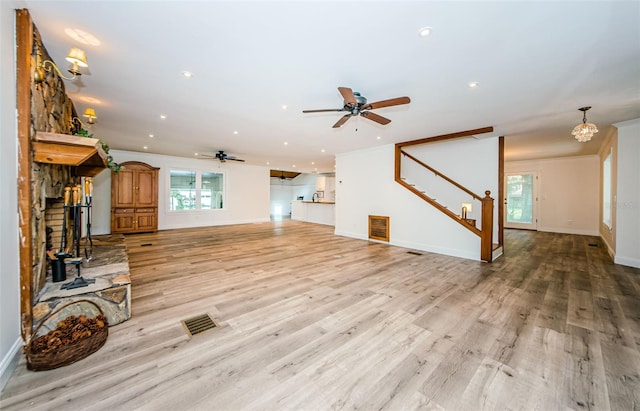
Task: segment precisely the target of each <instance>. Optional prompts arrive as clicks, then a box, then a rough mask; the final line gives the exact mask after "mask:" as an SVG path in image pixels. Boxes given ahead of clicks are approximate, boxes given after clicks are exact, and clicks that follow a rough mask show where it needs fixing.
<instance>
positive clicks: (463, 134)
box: [396, 127, 493, 147]
mask: <svg viewBox="0 0 640 411" xmlns="http://www.w3.org/2000/svg"><path fill="white" fill-rule="evenodd" d="M491 132H493V127H483V128H477V129H475V130H467V131H458V132H457V133H451V134H443V135H441V136H433V137H426V138H420V139H418V140H411V141H405V142H403V143H397V144H396V147H407V146H415V145H418V144H424V143H433V142H435V141H442V140H450V139H454V138H460V137H469V136H475V135H477V134H484V133H491Z"/></svg>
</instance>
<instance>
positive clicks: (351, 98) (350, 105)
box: [302, 87, 411, 128]
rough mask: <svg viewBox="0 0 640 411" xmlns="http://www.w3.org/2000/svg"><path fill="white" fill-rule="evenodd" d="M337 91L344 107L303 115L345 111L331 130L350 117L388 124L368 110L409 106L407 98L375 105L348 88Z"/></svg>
mask: <svg viewBox="0 0 640 411" xmlns="http://www.w3.org/2000/svg"><path fill="white" fill-rule="evenodd" d="M338 91H339V92H340V94H342V98H343V99H344V105H343V106H342V108H339V109H323V110H302V112H303V113H322V112H326V111H347V112H348V114H345V115H344V116H342V117H341V118H340V120H338V121H337V122H336V124H334V125H333V128H339V127H342V125H343V124H344V123H346V121H347V120H349V118H350V117H353V116H362V117H364V118H367V119H369V120H372V121H375V122H376V123H378V124H382V125H385V124H389V123H391V120H389V119H388V118H386V117H382V116H381V115H379V114H376V113H373V112H371V111H369V110H373V109H376V108H382V107H391V106H399V105H402V104H409V103H410V102H411V99H410V98H409V97H396V98H392V99H389V100H381V101H376V102H375V103H367V98H366V97H364V96H362V95H360V93H358V92H357V91H355V92H354V91H353V90H351V89H350V88H349V87H338Z"/></svg>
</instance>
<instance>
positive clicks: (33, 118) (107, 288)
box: [18, 26, 131, 336]
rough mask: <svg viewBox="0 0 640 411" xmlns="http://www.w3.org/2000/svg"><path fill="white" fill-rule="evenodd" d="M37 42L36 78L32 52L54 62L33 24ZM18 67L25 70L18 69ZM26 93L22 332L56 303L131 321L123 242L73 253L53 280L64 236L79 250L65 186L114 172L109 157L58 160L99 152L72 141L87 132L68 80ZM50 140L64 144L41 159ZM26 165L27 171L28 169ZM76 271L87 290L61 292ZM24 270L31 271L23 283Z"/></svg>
mask: <svg viewBox="0 0 640 411" xmlns="http://www.w3.org/2000/svg"><path fill="white" fill-rule="evenodd" d="M18 37H20V36H18ZM32 40H33V44H32V45H30V46H31V50H32V54H31V61H30V70H31V73H33V72H32V70H33V67H34V66H35V52H33V51H34V50H36V49H39V50H40V52H41V53H42V58H43V59H49V60H51V58H50V56H49V55H48V52H47V50H46V48H45V47H44V45H43V43H42V40H41V38H40V34H39V32H38V30H37V28H36V27H35V26H33V39H32ZM18 69H20V66H19V67H18ZM23 69H24V68H23ZM28 91H30V113H27V115H29V114H30V130H29V140H30V142H29V144H28V146H26V147H28V149H29V150H28V151H29V156H28V158H29V167H28V168H27V169H28V170H30V174H31V179H30V180H29V181H30V184H29V186H30V190H28V191H29V193H27V195H23V197H21V203H22V202H24V200H27V203H26V204H29V205H30V218H29V217H28V218H26V219H25V220H26V221H30V224H29V225H28V227H29V229H28V231H29V232H30V241H27V242H26V244H21V250H22V248H23V247H29V248H30V249H31V250H30V251H31V253H30V258H27V259H24V260H21V261H25V260H26V261H28V260H29V259H31V264H30V267H31V272H30V274H31V275H30V277H31V278H30V286H29V287H28V288H27V287H23V289H28V290H30V293H28V294H30V295H28V294H27V295H24V294H21V299H22V306H23V310H22V313H23V317H22V318H23V327H24V328H23V330H24V329H25V328H26V329H27V330H31V329H33V325H35V324H34V322H36V323H37V322H38V321H40V320H41V319H42V318H44V317H45V316H46V315H47V314H48V313H50V312H51V311H52V310H54V309H55V308H56V307H57V306H58V305H60V304H62V303H66V302H69V301H75V300H78V299H89V300H92V301H94V302H96V304H98V305H99V306H100V308H101V309H102V310H103V312H104V313H105V315H106V316H107V318H108V319H109V324H110V325H114V324H117V323H119V322H122V321H125V320H126V319H128V318H129V317H130V315H131V314H130V312H131V311H130V306H131V292H130V287H131V284H130V283H131V282H130V278H129V266H128V260H127V255H126V247H125V244H124V237H121V236H120V237H119V236H102V237H101V238H94V241H93V245H94V246H93V255H92V258H89V259H87V258H81V256H80V255H75V254H78V253H77V251H76V252H75V253H74V257H75V260H81V261H72V264H66V265H65V267H66V271H67V281H61V282H56V283H54V282H53V281H52V278H51V276H50V273H51V269H50V264H49V260H50V259H51V255H52V254H55V253H56V252H58V251H59V249H60V239H61V236H62V233H63V232H64V231H65V230H66V233H67V247H65V248H66V250H65V251H69V252H71V251H72V250H71V246H72V244H73V242H72V238H73V234H72V229H73V220H72V219H71V218H70V213H69V209H67V219H66V226H63V223H62V222H63V213H64V210H65V209H64V207H63V205H64V189H65V187H73V186H76V185H79V184H81V182H82V177H83V176H92V174H87V169H89V168H91V169H93V172H94V173H99V172H109V171H108V170H106V168H105V167H106V166H105V163H104V162H103V160H102V159H100V157H102V158H103V159H104V157H103V156H100V157H98V162H97V163H96V162H95V161H94V162H93V163H90V162H84V163H82V164H83V166H82V167H80V166H73V165H69V164H68V163H64V162H59V161H57V156H65V155H67V153H70V155H71V154H73V153H74V152H77V150H73V149H72V148H74V147H71V148H69V147H70V145H75V147H82V146H87V145H88V146H89V148H90V149H94V150H95V149H96V147H97V146H98V145H99V144H98V142H97V140H95V139H90V138H89V139H87V138H85V137H75V136H74V135H75V134H76V133H78V132H79V131H80V130H81V127H82V123H81V122H80V121H79V120H78V117H77V112H76V109H75V107H74V105H73V102H72V101H71V99H70V98H69V97H68V96H67V94H66V92H65V84H64V82H63V80H62V79H61V78H60V77H59V76H58V75H57V73H55V71H50V72H47V73H46V78H45V81H44V82H43V83H41V84H38V85H36V84H35V83H34V82H33V81H31V80H30V90H28ZM22 114H24V112H22ZM19 117H20V112H19ZM52 136H53V137H54V138H60V139H61V140H60V141H58V142H56V144H57V145H56V146H55V147H56V153H55V154H54V155H50V154H49V153H48V152H45V154H43V151H42V147H43V145H44V146H47V144H50V142H49V141H45V140H46V139H48V138H50V137H52ZM89 140H91V142H89ZM39 150H40V151H39ZM97 151H98V152H100V151H102V149H101V148H98V149H97ZM102 154H104V152H102ZM94 157H95V156H94ZM94 157H91V160H94V159H95V158H94ZM87 166H91V167H87ZM21 167H23V165H22V164H21ZM25 168H26V167H25ZM25 168H23V170H24V169H25ZM105 170H106V171H105ZM25 174H26V173H25ZM93 175H95V174H93ZM19 188H20V183H19ZM19 193H20V189H19ZM19 195H20V194H19ZM98 201H104V199H98ZM20 210H21V215H23V214H22V209H20ZM82 210H83V213H86V209H85V208H84V207H83V208H82ZM79 220H81V219H79ZM79 224H81V225H82V226H83V231H82V232H83V233H86V225H85V224H82V223H81V222H80V221H79ZM22 227H23V226H22V225H21V229H22V231H23V232H24V231H25V228H22ZM47 227H49V230H47ZM48 231H49V233H48ZM48 237H49V239H48ZM47 240H49V241H47ZM81 241H82V243H81V245H82V247H81V250H82V251H83V252H82V254H83V255H82V256H83V257H84V241H85V240H84V239H83V240H81ZM47 252H49V254H48V253H47ZM21 256H22V251H21ZM78 267H80V270H81V275H82V276H83V277H85V278H90V279H91V280H92V283H91V284H90V285H88V286H85V287H82V288H76V289H73V290H61V287H60V286H61V285H62V283H63V282H64V283H68V282H69V281H70V280H73V279H74V277H75V276H76V273H77V272H78ZM23 272H26V273H27V274H26V275H24V277H23ZM28 277H29V275H28V270H24V271H22V268H21V278H28ZM21 281H22V280H21ZM25 305H29V306H30V307H32V309H31V310H25V309H24V306H25ZM81 309H83V308H82V307H81V306H80V307H78V305H77V304H76V305H74V307H73V308H72V310H81ZM72 313H73V311H72ZM25 314H26V315H25ZM65 315H69V313H68V311H65V310H63V311H61V312H60V313H59V316H61V317H62V318H64V316H65ZM57 318H58V317H56V319H50V320H48V321H47V323H52V324H54V327H55V323H56V321H57ZM46 328H48V327H47V326H45V327H43V331H44V330H45V329H46ZM29 334H30V332H29V331H26V333H25V334H23V336H25V335H26V336H28V335H29Z"/></svg>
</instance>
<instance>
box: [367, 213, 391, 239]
mask: <svg viewBox="0 0 640 411" xmlns="http://www.w3.org/2000/svg"><path fill="white" fill-rule="evenodd" d="M369 238H371V239H373V240H380V241H387V242H388V241H389V217H384V216H379V215H370V216H369Z"/></svg>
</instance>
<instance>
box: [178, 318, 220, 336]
mask: <svg viewBox="0 0 640 411" xmlns="http://www.w3.org/2000/svg"><path fill="white" fill-rule="evenodd" d="M182 325H183V326H184V330H185V331H186V332H187V334H189V338H191V337H193V336H194V335H196V334H200V333H202V332H205V331H208V330H213V329H214V328H216V327H217V326H218V324H216V323H215V322H214V321H213V319H212V318H211V316H210V315H209V314H201V315H198V316H197V317H193V318H189V319H188V320H182Z"/></svg>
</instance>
